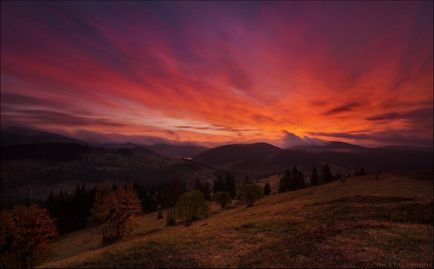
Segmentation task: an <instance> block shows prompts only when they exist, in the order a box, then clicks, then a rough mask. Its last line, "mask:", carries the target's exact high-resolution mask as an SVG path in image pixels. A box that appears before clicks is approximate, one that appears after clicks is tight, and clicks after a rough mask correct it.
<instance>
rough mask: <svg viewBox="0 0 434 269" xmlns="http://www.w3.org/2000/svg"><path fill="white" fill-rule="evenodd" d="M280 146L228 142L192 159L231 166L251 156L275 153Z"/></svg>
mask: <svg viewBox="0 0 434 269" xmlns="http://www.w3.org/2000/svg"><path fill="white" fill-rule="evenodd" d="M280 151H282V149H281V148H279V147H276V146H273V145H270V144H267V143H255V144H230V145H224V146H220V147H216V148H212V149H209V150H207V151H205V152H202V153H201V154H199V155H197V156H196V157H194V158H193V161H195V162H199V163H204V164H207V165H211V166H217V167H225V166H228V167H230V166H232V165H235V164H237V163H239V162H243V161H246V160H249V159H251V158H262V157H265V156H267V155H272V154H276V153H278V152H280Z"/></svg>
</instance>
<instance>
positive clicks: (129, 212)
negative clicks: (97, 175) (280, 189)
mask: <svg viewBox="0 0 434 269" xmlns="http://www.w3.org/2000/svg"><path fill="white" fill-rule="evenodd" d="M141 212H142V208H141V205H140V201H139V199H138V198H137V195H136V193H135V192H134V191H133V190H130V189H129V188H118V189H117V190H116V191H111V192H108V193H105V194H99V195H98V197H97V198H96V200H95V203H94V205H93V208H92V210H91V217H90V219H89V221H90V222H91V223H92V224H100V225H101V226H100V231H101V234H102V242H103V244H107V243H111V242H114V241H116V240H119V239H121V238H122V237H124V236H126V235H127V234H128V233H129V232H130V231H131V229H132V227H133V225H134V223H135V220H136V217H137V215H139V214H140V213H141Z"/></svg>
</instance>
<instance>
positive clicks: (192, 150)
mask: <svg viewBox="0 0 434 269" xmlns="http://www.w3.org/2000/svg"><path fill="white" fill-rule="evenodd" d="M145 147H146V148H148V149H150V150H152V151H155V152H157V153H160V154H161V155H166V156H170V157H175V158H181V157H184V158H193V157H195V156H197V155H198V154H200V153H202V152H204V151H206V150H207V149H208V148H206V147H202V146H199V145H191V144H190V145H189V144H185V145H175V144H155V145H150V146H145Z"/></svg>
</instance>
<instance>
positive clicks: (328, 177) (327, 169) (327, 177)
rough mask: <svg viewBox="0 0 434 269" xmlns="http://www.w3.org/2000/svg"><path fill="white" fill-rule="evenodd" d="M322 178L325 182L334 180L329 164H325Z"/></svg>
mask: <svg viewBox="0 0 434 269" xmlns="http://www.w3.org/2000/svg"><path fill="white" fill-rule="evenodd" d="M321 180H322V182H323V183H327V182H330V181H332V180H333V175H332V173H331V172H330V167H329V165H328V164H326V165H324V167H323V172H322V175H321Z"/></svg>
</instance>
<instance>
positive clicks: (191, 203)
mask: <svg viewBox="0 0 434 269" xmlns="http://www.w3.org/2000/svg"><path fill="white" fill-rule="evenodd" d="M207 215H208V205H207V204H206V201H205V197H204V195H203V193H202V192H200V191H198V190H193V191H190V192H186V193H183V194H182V195H181V197H180V198H179V201H178V202H177V203H176V216H177V217H179V218H181V219H184V220H185V226H190V225H191V223H192V222H193V221H194V220H197V219H199V218H201V217H206V216H207Z"/></svg>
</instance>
